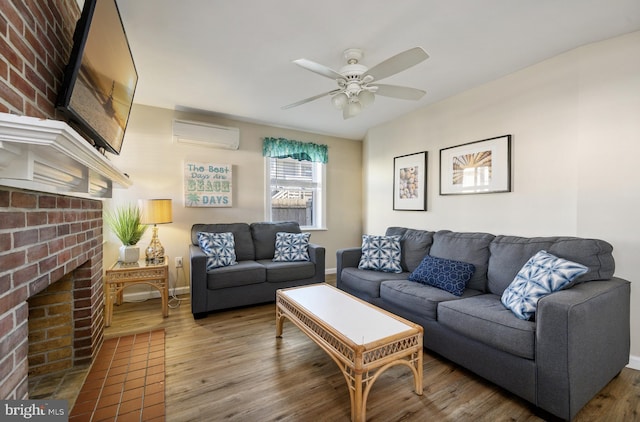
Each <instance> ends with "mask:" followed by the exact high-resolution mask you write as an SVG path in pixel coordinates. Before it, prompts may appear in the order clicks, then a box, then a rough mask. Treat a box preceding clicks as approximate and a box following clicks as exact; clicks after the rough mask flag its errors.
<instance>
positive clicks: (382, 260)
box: [358, 234, 402, 273]
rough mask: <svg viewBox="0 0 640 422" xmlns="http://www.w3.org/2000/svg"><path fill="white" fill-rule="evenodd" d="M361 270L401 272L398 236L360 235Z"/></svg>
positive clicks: (359, 264) (359, 266)
mask: <svg viewBox="0 0 640 422" xmlns="http://www.w3.org/2000/svg"><path fill="white" fill-rule="evenodd" d="M358 268H360V269H361V270H374V271H383V272H386V273H401V272H402V267H401V266H400V236H374V235H369V234H365V235H362V255H361V256H360V262H359V263H358Z"/></svg>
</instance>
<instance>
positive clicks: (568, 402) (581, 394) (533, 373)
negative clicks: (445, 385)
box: [337, 227, 631, 420]
mask: <svg viewBox="0 0 640 422" xmlns="http://www.w3.org/2000/svg"><path fill="white" fill-rule="evenodd" d="M386 235H390V236H391V235H395V236H400V237H401V266H402V272H401V273H385V272H379V271H372V270H364V269H358V264H359V261H360V257H361V248H347V249H341V250H339V251H338V252H337V286H338V287H339V288H340V289H342V290H344V291H346V292H348V293H351V294H353V295H355V296H357V297H360V298H362V299H364V300H366V301H368V302H370V303H373V304H375V305H378V306H380V307H382V308H384V309H386V310H388V311H391V312H393V313H395V314H397V315H400V316H402V317H404V318H407V319H409V320H411V321H414V322H416V323H418V324H420V325H422V326H423V327H424V345H425V347H426V348H428V349H430V350H433V351H435V352H436V353H438V354H440V355H442V356H443V357H445V358H447V359H449V360H451V361H453V362H455V363H457V364H459V365H461V366H464V367H465V368H467V369H469V370H471V371H473V372H475V373H476V374H478V375H480V376H482V377H484V378H486V379H488V380H489V381H491V382H493V383H495V384H497V385H499V386H501V387H503V388H505V389H507V390H509V391H511V392H512V393H514V394H516V395H518V396H520V397H522V398H523V399H525V400H527V401H529V402H530V403H532V404H533V405H535V406H536V407H537V409H538V410H539V409H542V410H543V412H541V413H545V412H548V413H549V414H551V415H554V416H555V417H559V418H562V419H566V420H570V419H572V418H573V417H574V416H575V415H576V413H577V412H578V411H579V410H580V409H581V408H582V407H583V406H584V405H585V404H586V403H587V402H588V401H589V400H590V399H591V398H592V397H594V396H595V395H596V394H597V393H598V392H599V391H600V390H601V389H602V388H603V387H604V386H605V385H606V384H607V383H608V382H609V381H610V380H611V379H612V378H614V377H615V376H616V375H617V374H618V373H619V372H620V371H621V370H622V369H623V368H624V367H625V365H626V364H627V363H628V359H629V350H630V322H629V313H630V290H631V288H630V283H629V282H628V281H627V280H623V279H620V278H617V277H614V276H613V274H614V269H615V264H614V259H613V256H612V249H613V248H612V247H611V245H610V244H609V243H607V242H605V241H602V240H596V239H582V238H575V237H537V238H524V237H516V236H494V235H492V234H487V233H460V232H451V231H446V230H443V231H437V232H433V231H424V230H414V229H408V228H404V227H389V228H388V229H387V231H386ZM540 250H546V251H548V252H549V253H551V254H553V255H555V256H558V257H561V258H564V259H566V260H570V261H573V262H577V263H580V264H583V265H585V266H587V267H588V271H587V272H586V273H585V274H583V275H582V276H580V277H579V278H578V279H576V283H575V284H573V285H572V286H570V287H569V288H566V289H564V290H560V291H557V292H555V293H552V294H550V295H548V296H546V297H544V298H542V299H540V301H539V302H538V308H537V311H536V314H535V317H534V319H533V320H523V319H519V318H517V317H516V316H515V315H514V313H513V312H511V310H509V309H507V308H506V307H505V306H504V305H503V304H502V303H501V300H500V299H501V295H502V293H503V291H504V290H505V289H506V288H507V286H508V285H509V284H510V283H511V281H512V280H513V279H514V277H515V276H516V274H518V271H519V270H520V269H521V268H522V266H523V265H524V264H525V263H526V262H527V260H528V259H529V258H530V257H531V256H533V255H534V254H536V252H538V251H540ZM426 254H429V255H431V256H434V257H438V258H447V259H452V260H457V261H463V262H466V263H471V264H473V265H474V266H475V272H474V273H473V276H472V277H471V279H470V280H469V281H468V284H467V287H466V289H465V290H464V293H463V294H462V296H455V295H453V294H451V293H449V292H447V291H444V290H440V289H439V288H436V287H432V286H429V285H425V284H421V283H417V282H413V281H409V280H408V276H409V274H410V273H411V272H412V271H413V270H414V269H415V268H416V267H418V265H419V264H420V262H421V261H422V258H423V257H424V256H425V255H426Z"/></svg>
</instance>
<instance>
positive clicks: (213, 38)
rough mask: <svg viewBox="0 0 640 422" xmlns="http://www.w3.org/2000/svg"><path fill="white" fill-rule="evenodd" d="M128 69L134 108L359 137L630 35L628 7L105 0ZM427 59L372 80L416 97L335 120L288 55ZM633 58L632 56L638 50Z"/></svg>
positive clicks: (317, 79) (631, 3) (632, 4)
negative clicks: (407, 54) (124, 44)
mask: <svg viewBox="0 0 640 422" xmlns="http://www.w3.org/2000/svg"><path fill="white" fill-rule="evenodd" d="M117 2H118V5H119V8H120V13H121V15H122V20H123V22H124V26H125V28H126V31H127V35H128V37H129V43H130V46H131V50H132V53H133V56H134V60H135V63H136V67H137V69H138V73H139V81H138V87H137V90H136V94H135V102H136V103H139V104H146V105H152V106H157V107H163V108H168V109H193V110H200V111H205V112H207V113H212V114H218V115H223V116H226V117H232V118H235V119H240V120H248V121H252V122H258V123H268V124H270V125H274V126H282V127H289V128H295V129H300V130H304V131H310V132H316V133H323V134H330V135H335V136H341V137H345V138H352V139H362V138H363V137H364V135H365V133H366V131H367V129H368V128H370V127H373V126H376V125H378V124H380V123H383V122H385V121H388V120H391V119H393V118H396V117H398V116H400V115H403V114H406V113H408V112H410V111H412V110H414V109H417V108H420V107H424V106H425V105H427V104H430V103H433V102H436V101H439V100H442V99H444V98H446V97H449V96H452V95H455V94H456V93H459V92H461V91H464V90H466V89H469V88H472V87H474V86H478V85H480V84H483V83H486V82H488V81H491V80H494V79H497V78H499V77H501V76H504V75H506V74H509V73H512V72H514V71H516V70H518V69H522V68H524V67H527V66H529V65H531V64H534V63H537V62H540V61H542V60H545V59H547V58H549V57H552V56H555V55H557V54H559V53H562V52H565V51H568V50H571V49H573V48H575V47H578V46H581V45H585V44H588V43H592V42H595V41H600V40H603V39H606V38H611V37H614V36H617V35H621V34H625V33H628V32H633V31H637V30H640V0H395V1H383V0H348V1H345V0H322V1H314V2H311V1H303V0H268V1H267V0H117ZM415 46H420V47H422V48H424V49H425V50H426V51H427V53H428V54H429V55H430V58H429V59H428V60H426V61H424V62H422V63H420V64H418V65H417V66H415V67H412V68H410V69H408V70H406V71H404V72H401V73H399V74H397V75H394V76H392V77H389V78H387V79H384V82H383V83H387V84H395V85H404V86H410V87H414V88H420V89H424V90H426V91H427V94H426V95H425V96H424V97H423V98H422V99H421V100H420V101H417V102H414V101H406V100H398V99H392V98H387V97H381V96H378V97H377V98H376V101H375V103H374V104H373V105H372V106H370V107H368V108H367V109H365V110H364V111H363V112H362V113H361V114H360V115H358V116H356V117H355V118H352V119H348V120H343V118H342V113H341V112H340V111H339V110H337V109H335V108H334V107H333V106H332V105H331V103H330V101H329V98H328V97H325V98H322V99H318V100H316V101H314V102H311V103H307V104H304V105H301V106H299V107H296V108H292V109H288V110H281V106H284V105H287V104H290V103H293V102H295V101H298V100H301V99H303V98H307V97H311V96H313V95H316V94H320V93H323V92H326V91H329V90H332V89H334V88H336V87H337V85H336V83H335V82H334V81H332V80H330V79H328V78H326V77H323V76H320V75H317V74H315V73H312V72H309V71H308V70H305V69H303V68H301V67H299V66H297V65H295V64H293V63H292V60H295V59H299V58H306V59H309V60H312V61H315V62H318V63H321V64H324V65H326V66H328V67H330V68H332V69H335V70H338V69H339V68H340V67H342V66H343V65H344V64H345V63H344V59H343V57H342V52H343V50H345V49H346V48H351V47H358V48H362V49H364V51H365V56H364V58H363V60H362V61H361V63H362V64H364V65H366V66H368V67H372V66H373V65H375V64H377V63H379V62H381V61H383V60H385V59H387V58H389V57H391V56H393V55H395V54H397V53H399V52H401V51H404V50H407V49H409V48H411V47H415ZM639 54H640V51H639Z"/></svg>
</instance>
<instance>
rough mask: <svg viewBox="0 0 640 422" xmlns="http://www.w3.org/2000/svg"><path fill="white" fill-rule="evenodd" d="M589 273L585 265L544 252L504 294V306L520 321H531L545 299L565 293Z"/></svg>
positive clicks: (528, 262) (537, 256)
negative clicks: (576, 280)
mask: <svg viewBox="0 0 640 422" xmlns="http://www.w3.org/2000/svg"><path fill="white" fill-rule="evenodd" d="M587 271H588V268H587V267H585V266H584V265H582V264H578V263H576V262H571V261H567V260H566V259H562V258H558V257H557V256H555V255H552V254H550V253H548V252H547V251H540V252H538V253H537V254H535V255H534V256H533V257H531V258H530V259H529V260H528V261H527V263H526V264H524V266H523V267H522V268H521V269H520V271H519V272H518V274H517V275H516V278H514V279H513V281H512V282H511V284H509V286H508V287H507V289H506V290H505V291H504V293H502V298H501V301H502V304H503V305H504V306H506V307H507V308H508V309H510V310H511V311H512V312H513V313H514V314H515V315H516V316H517V317H518V318H520V319H525V320H527V319H530V318H531V317H532V316H533V315H534V314H535V312H536V309H537V307H538V301H539V300H540V299H541V298H543V297H544V296H547V295H548V294H550V293H553V292H555V291H558V290H561V289H562V288H564V287H566V286H567V285H569V284H570V283H571V282H572V281H573V280H574V279H575V278H577V277H579V276H581V275H582V274H584V273H586V272H587Z"/></svg>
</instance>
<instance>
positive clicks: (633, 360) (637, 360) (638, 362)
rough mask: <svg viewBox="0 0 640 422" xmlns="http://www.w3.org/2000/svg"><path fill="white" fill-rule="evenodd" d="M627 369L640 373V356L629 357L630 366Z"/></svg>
mask: <svg viewBox="0 0 640 422" xmlns="http://www.w3.org/2000/svg"><path fill="white" fill-rule="evenodd" d="M627 368H631V369H635V370H636V371H640V356H634V355H630V356H629V364H628V365H627Z"/></svg>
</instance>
